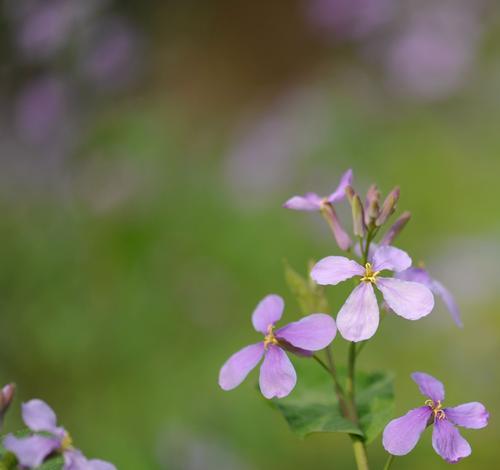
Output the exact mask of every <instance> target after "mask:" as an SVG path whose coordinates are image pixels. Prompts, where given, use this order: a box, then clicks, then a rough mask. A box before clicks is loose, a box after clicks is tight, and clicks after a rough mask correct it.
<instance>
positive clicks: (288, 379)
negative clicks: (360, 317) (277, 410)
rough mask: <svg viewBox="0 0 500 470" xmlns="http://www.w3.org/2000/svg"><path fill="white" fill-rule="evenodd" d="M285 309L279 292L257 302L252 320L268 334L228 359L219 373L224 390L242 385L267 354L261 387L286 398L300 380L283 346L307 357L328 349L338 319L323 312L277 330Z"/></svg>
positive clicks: (260, 382)
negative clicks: (335, 319)
mask: <svg viewBox="0 0 500 470" xmlns="http://www.w3.org/2000/svg"><path fill="white" fill-rule="evenodd" d="M283 309H284V302H283V299H282V298H281V297H280V296H278V295H268V296H267V297H264V299H262V300H261V301H260V303H259V304H258V305H257V308H256V309H255V310H254V312H253V314H252V323H253V326H254V328H255V330H256V331H258V332H260V333H262V334H264V335H265V336H264V341H262V342H260V343H256V344H252V345H250V346H246V347H245V348H243V349H241V350H240V351H238V352H237V353H235V354H233V355H232V356H231V357H230V358H229V359H228V360H227V361H226V363H225V364H224V365H223V366H222V369H221V370H220V374H219V385H220V387H221V388H222V389H223V390H232V389H233V388H236V387H237V386H238V385H240V384H241V382H243V380H245V378H246V376H247V375H248V374H249V372H250V371H251V370H252V369H254V368H255V367H256V366H257V364H258V363H259V362H260V360H261V359H262V358H263V357H264V362H263V363H262V366H261V368H260V377H259V385H260V390H261V392H262V394H263V395H264V396H265V397H266V398H273V397H277V398H283V397H285V396H287V395H288V394H289V393H290V392H291V391H292V390H293V388H294V387H295V383H296V382H297V375H296V373H295V369H294V368H293V364H292V363H291V362H290V359H288V357H287V355H286V354H285V351H284V350H283V349H288V350H290V351H292V352H295V353H297V354H300V355H306V356H307V355H311V354H312V351H318V350H320V349H323V348H325V347H326V346H328V345H329V344H330V343H331V342H332V341H333V339H334V338H335V334H336V332H337V328H336V326H335V321H334V319H333V318H332V317H330V315H326V314H323V313H314V314H312V315H308V316H307V317H304V318H302V319H301V320H299V321H296V322H293V323H289V324H288V325H285V326H284V327H282V328H279V329H278V330H276V331H274V328H275V326H274V325H275V323H276V322H277V321H278V320H279V319H280V318H281V315H282V314H283Z"/></svg>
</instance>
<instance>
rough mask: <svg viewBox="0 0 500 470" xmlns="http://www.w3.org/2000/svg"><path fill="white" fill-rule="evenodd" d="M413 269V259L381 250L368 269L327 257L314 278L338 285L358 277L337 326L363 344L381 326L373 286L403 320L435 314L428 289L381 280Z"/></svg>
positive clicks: (397, 251) (316, 268)
mask: <svg viewBox="0 0 500 470" xmlns="http://www.w3.org/2000/svg"><path fill="white" fill-rule="evenodd" d="M410 266H411V258H410V257H409V256H408V255H407V254H406V253H405V252H404V251H402V250H400V249H398V248H394V247H392V246H381V247H379V248H377V250H376V251H375V252H374V254H373V257H372V262H371V263H366V265H365V267H363V266H361V265H360V264H359V263H357V262H356V261H353V260H350V259H348V258H345V257H343V256H328V257H326V258H324V259H322V260H321V261H319V262H318V263H317V264H316V265H315V266H314V267H313V269H312V271H311V277H312V278H313V279H314V281H316V283H318V284H321V285H326V284H331V285H336V284H338V283H339V282H342V281H345V280H347V279H350V278H352V277H354V276H359V279H360V281H361V282H360V284H359V285H358V286H357V287H356V288H355V289H354V290H353V291H352V293H351V295H350V296H349V297H348V299H347V300H346V302H345V304H344V305H343V306H342V308H341V309H340V311H339V313H338V315H337V326H338V329H339V331H340V334H341V335H342V336H343V337H344V338H345V339H347V340H349V341H363V340H366V339H368V338H371V337H372V336H373V335H374V334H375V332H376V331H377V328H378V323H379V308H378V303H377V298H376V296H375V292H374V290H373V286H374V285H375V286H376V287H377V288H378V289H379V290H380V292H382V295H383V297H384V300H385V302H386V303H387V305H388V306H389V307H390V308H391V309H392V310H393V311H394V312H395V313H397V314H398V315H400V316H402V317H403V318H406V319H408V320H418V319H419V318H422V317H424V316H425V315H428V314H429V313H430V312H431V311H432V308H433V307H434V297H433V295H432V292H431V291H430V290H429V289H428V288H427V287H426V286H425V285H423V284H420V283H418V282H410V281H403V280H401V279H396V278H387V277H381V276H379V274H380V272H381V271H383V270H386V269H387V270H391V271H395V272H400V271H404V270H405V269H408V268H409V267H410Z"/></svg>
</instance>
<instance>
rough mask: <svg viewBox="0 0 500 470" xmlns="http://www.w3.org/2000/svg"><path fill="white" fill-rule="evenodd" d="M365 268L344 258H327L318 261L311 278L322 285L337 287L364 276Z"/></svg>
mask: <svg viewBox="0 0 500 470" xmlns="http://www.w3.org/2000/svg"><path fill="white" fill-rule="evenodd" d="M364 272H365V270H364V268H363V267H362V266H361V265H360V264H358V263H356V261H353V260H351V259H348V258H345V257H344V256H327V257H326V258H323V259H322V260H320V261H318V262H317V263H316V264H315V265H314V267H313V268H312V270H311V277H312V278H313V280H314V281H315V282H316V283H317V284H320V285H326V284H329V285H332V286H334V285H336V284H338V283H339V282H342V281H345V280H346V279H350V278H351V277H353V276H356V275H358V276H362V275H363V274H364Z"/></svg>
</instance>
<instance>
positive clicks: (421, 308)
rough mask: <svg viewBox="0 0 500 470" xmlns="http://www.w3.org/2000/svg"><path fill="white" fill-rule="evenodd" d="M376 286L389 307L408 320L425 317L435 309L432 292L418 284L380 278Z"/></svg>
mask: <svg viewBox="0 0 500 470" xmlns="http://www.w3.org/2000/svg"><path fill="white" fill-rule="evenodd" d="M376 286H377V287H378V288H379V290H380V291H381V292H382V295H383V296H384V300H385V301H386V303H387V305H389V307H390V308H391V309H392V310H394V312H395V313H397V314H398V315H400V316H401V317H403V318H406V319H407V320H418V319H419V318H422V317H425V316H426V315H428V314H429V313H431V311H432V309H433V308H434V296H433V295H432V292H431V291H430V290H429V288H427V287H425V286H424V285H423V284H419V283H418V282H409V281H402V280H401V279H396V278H387V277H379V278H377V283H376Z"/></svg>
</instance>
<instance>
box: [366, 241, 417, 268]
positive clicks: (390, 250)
mask: <svg viewBox="0 0 500 470" xmlns="http://www.w3.org/2000/svg"><path fill="white" fill-rule="evenodd" d="M372 264H373V270H374V271H383V270H384V269H389V270H391V271H395V272H398V271H404V270H405V269H407V268H409V267H410V266H411V258H410V257H409V256H408V254H407V253H406V252H404V251H403V250H400V249H399V248H395V247H393V246H388V245H382V246H379V247H378V248H377V250H375V252H374V253H373V257H372Z"/></svg>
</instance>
